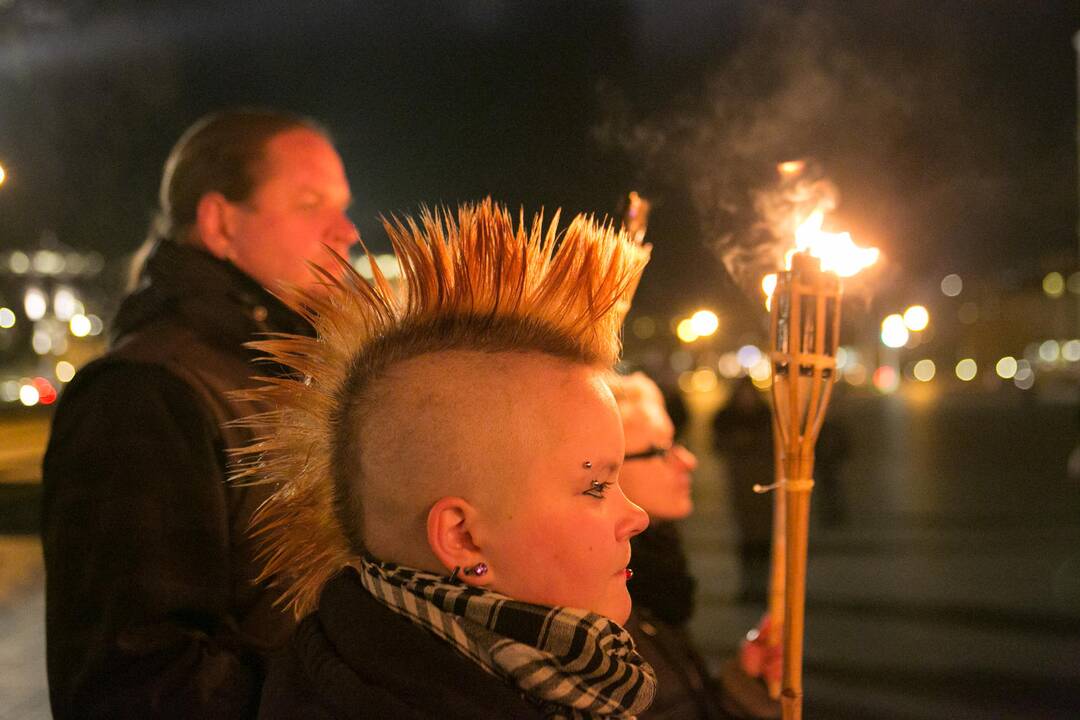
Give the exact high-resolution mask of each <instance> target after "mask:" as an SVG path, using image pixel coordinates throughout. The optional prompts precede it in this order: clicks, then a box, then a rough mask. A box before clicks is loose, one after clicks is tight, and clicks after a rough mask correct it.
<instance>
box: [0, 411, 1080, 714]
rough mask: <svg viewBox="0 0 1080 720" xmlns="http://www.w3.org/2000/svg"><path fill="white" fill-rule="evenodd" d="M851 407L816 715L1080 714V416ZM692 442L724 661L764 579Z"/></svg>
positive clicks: (36, 671) (703, 624) (814, 605)
mask: <svg viewBox="0 0 1080 720" xmlns="http://www.w3.org/2000/svg"><path fill="white" fill-rule="evenodd" d="M834 412H835V415H833V416H831V417H835V418H836V420H837V421H838V423H840V424H841V425H842V426H843V427H846V428H847V432H848V434H849V436H850V437H849V439H850V442H849V449H848V452H847V454H846V456H845V457H844V458H843V461H842V462H841V463H839V464H838V467H839V470H838V471H837V472H836V473H835V476H834V477H831V478H830V481H829V482H830V483H831V485H830V486H829V487H828V489H826V488H825V487H824V483H825V481H824V480H822V479H820V478H819V487H818V489H815V491H814V492H815V498H816V499H818V500H820V501H821V502H819V503H818V508H817V509H819V510H820V509H821V507H823V506H827V507H828V508H829V513H828V514H827V515H826V516H825V517H822V516H820V515H815V523H814V527H813V529H812V532H811V556H810V563H809V569H808V600H807V608H808V609H807V636H806V663H805V667H806V697H807V700H806V717H808V718H818V719H822V720H824V719H829V720H844V719H845V718H860V719H865V718H873V719H875V720H931V719H935V720H936V719H939V718H948V719H949V720H953V719H959V720H963V719H966V718H972V719H975V718H979V719H983V718H995V719H1016V720H1021V719H1022V720H1065V719H1066V718H1069V719H1070V720H1071V719H1073V718H1076V717H1080V487H1078V486H1077V485H1076V484H1075V483H1074V482H1072V481H1070V480H1068V479H1067V478H1066V476H1065V473H1064V460H1065V458H1066V456H1067V455H1068V453H1069V451H1070V450H1071V448H1072V447H1073V444H1074V442H1075V439H1076V431H1075V426H1074V418H1075V411H1074V410H1073V409H1071V408H1068V407H1059V406H1055V405H1053V404H1043V403H1039V402H1037V401H1032V400H1030V399H1027V398H1025V399H1023V401H1022V402H1019V401H1017V399H1016V398H1015V397H1013V396H1003V397H981V396H979V397H972V398H960V399H955V398H954V399H942V400H939V401H937V402H936V404H933V405H928V404H926V403H925V402H919V401H918V399H915V400H914V401H913V400H912V399H910V398H908V399H901V398H892V399H876V400H862V399H858V398H848V399H843V400H842V401H841V402H839V403H837V405H836V406H834ZM18 428H19V429H18V434H17V437H18V438H19V440H18V443H17V446H16V445H13V444H10V443H9V441H8V438H10V437H15V435H13V434H9V433H8V432H7V426H6V425H4V418H0V438H2V445H0V458H4V457H7V458H9V459H10V458H14V460H12V461H11V462H10V463H9V465H8V466H4V467H0V479H2V482H0V720H8V719H9V718H11V719H12V720H14V719H15V718H18V719H19V720H38V719H42V720H43V719H45V718H48V717H49V714H48V708H47V692H46V687H45V681H44V651H43V626H42V612H43V610H42V608H43V597H42V574H41V558H40V549H39V547H38V545H37V541H36V537H35V536H34V535H33V532H34V528H35V527H36V512H37V510H36V505H37V499H38V493H39V486H38V485H37V484H36V482H35V479H36V478H35V477H33V472H34V471H33V465H34V462H33V459H32V458H31V459H30V460H29V461H28V456H29V455H30V454H31V453H32V452H35V451H34V450H33V449H32V448H33V447H34V444H35V443H37V446H38V447H40V444H41V442H42V441H43V438H44V432H43V429H42V426H41V424H40V421H37V424H36V425H35V422H34V421H31V422H29V423H27V422H22V421H20V424H18ZM690 443H691V444H692V445H694V446H695V447H696V448H697V449H698V450H699V451H701V452H700V455H701V460H702V464H701V467H700V469H699V473H698V480H697V483H696V488H695V497H696V501H697V512H696V514H695V516H694V517H693V518H692V519H691V520H690V521H688V522H687V523H686V526H685V535H686V539H687V545H688V549H689V552H690V555H691V563H692V566H693V568H694V570H695V572H696V574H697V576H698V578H699V580H700V592H699V603H698V605H699V607H698V612H697V615H696V617H695V618H694V621H693V630H694V633H695V634H696V636H697V637H698V639H699V641H700V643H701V645H702V646H703V648H704V649H705V650H706V651H707V652H708V653H709V654H710V655H711V656H712V657H714V658H719V657H722V656H723V655H724V654H726V653H729V652H731V650H732V648H733V647H734V645H735V643H736V642H737V640H738V638H739V636H740V635H741V634H742V633H743V632H745V631H746V629H748V628H749V627H751V626H752V625H754V624H755V623H756V621H757V619H758V616H759V614H760V613H761V611H762V609H763V607H764V585H763V580H762V578H763V576H764V570H765V567H764V565H761V566H753V565H752V566H750V567H744V565H743V563H742V562H741V560H740V555H739V547H740V538H741V537H742V533H741V530H740V527H739V518H738V517H737V515H736V513H735V512H734V509H733V508H734V503H733V502H732V495H733V493H734V488H733V487H732V485H731V482H730V481H729V476H730V473H729V472H728V469H727V468H726V467H725V465H724V462H723V460H722V459H721V458H718V457H715V456H713V454H712V453H711V452H709V451H708V449H709V447H710V440H709V431H708V428H707V424H706V423H704V422H703V421H701V420H698V421H697V422H696V423H695V424H694V425H692V427H691V433H690ZM28 448H29V449H28ZM36 452H40V450H37V451H36ZM5 453H7V455H5ZM28 474H29V476H28ZM27 481H29V482H27ZM829 493H832V494H829ZM763 502H766V503H767V502H768V499H767V498H765V499H763ZM5 533H6V534H5Z"/></svg>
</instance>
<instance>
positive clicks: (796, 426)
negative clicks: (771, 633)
mask: <svg viewBox="0 0 1080 720" xmlns="http://www.w3.org/2000/svg"><path fill="white" fill-rule="evenodd" d="M841 294H842V290H841V286H840V278H839V277H838V276H837V275H835V274H833V273H831V272H822V270H821V263H820V261H819V260H818V259H817V258H814V257H811V256H810V255H809V254H808V253H805V252H799V253H796V254H795V255H794V256H793V257H792V262H791V269H790V270H788V271H785V272H781V273H780V274H779V278H778V281H777V286H776V292H775V294H774V295H773V298H772V308H771V323H770V324H771V332H770V336H771V340H772V353H771V359H772V368H773V385H772V398H773V431H774V437H775V441H776V444H777V447H778V449H779V453H778V454H779V455H780V457H781V460H782V468H783V469H782V473H783V474H782V475H781V478H780V488H779V490H778V492H779V493H782V494H783V496H784V499H783V503H782V506H781V508H780V509H779V510H777V511H776V512H777V513H779V514H782V515H783V528H784V547H783V553H782V554H783V556H784V562H783V568H784V582H783V585H784V598H783V617H784V621H783V645H784V662H783V668H784V671H783V691H782V692H781V695H780V703H781V708H782V711H783V718H784V720H801V718H802V699H803V688H802V658H803V633H804V624H803V620H804V609H805V602H806V551H807V537H808V532H809V520H810V491H811V489H812V488H813V487H814V481H813V471H814V444H815V443H816V441H817V437H818V433H819V432H820V431H821V425H822V423H823V422H824V420H825V411H826V409H827V408H828V405H829V397H830V395H831V393H832V386H833V383H834V382H835V380H836V350H837V347H838V344H839V339H840V301H841ZM774 559H775V548H774ZM770 600H771V598H770ZM773 622H774V623H775V618H774V620H773Z"/></svg>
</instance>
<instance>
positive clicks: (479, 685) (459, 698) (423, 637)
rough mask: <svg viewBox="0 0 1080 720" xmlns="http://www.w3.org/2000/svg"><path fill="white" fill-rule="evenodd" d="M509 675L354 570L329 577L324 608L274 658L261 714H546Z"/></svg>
mask: <svg viewBox="0 0 1080 720" xmlns="http://www.w3.org/2000/svg"><path fill="white" fill-rule="evenodd" d="M542 717H544V715H543V713H542V712H541V711H540V710H539V709H538V708H537V707H535V706H533V705H532V704H530V703H529V702H528V701H526V700H525V699H524V698H523V697H522V695H521V694H520V693H519V692H518V691H517V690H515V689H514V688H512V687H510V686H509V685H508V684H506V683H504V682H503V681H501V680H499V679H498V678H496V677H494V676H493V675H489V674H488V673H486V672H485V671H484V670H482V669H481V668H480V666H479V665H477V664H476V663H474V662H473V661H472V660H469V659H468V658H466V657H465V656H463V655H461V654H459V653H458V652H457V651H456V650H454V649H453V648H452V647H451V646H450V644H449V643H447V642H446V641H444V640H442V639H440V638H438V637H436V636H435V635H433V634H431V633H430V632H428V631H427V630H424V629H422V628H420V627H418V626H416V625H414V624H413V623H412V622H410V621H409V620H407V619H406V618H404V617H402V616H401V615H398V614H397V613H395V612H394V611H392V610H390V609H388V608H387V607H385V606H384V605H382V604H380V603H379V602H378V601H377V600H375V599H374V598H373V597H372V596H371V595H370V594H369V593H368V592H367V590H365V589H364V587H363V585H361V583H360V578H359V576H358V575H357V573H356V571H355V570H353V569H351V568H346V569H345V570H343V571H342V572H341V573H339V574H338V575H337V576H336V577H334V578H333V579H332V580H331V581H330V582H328V583H327V584H326V587H325V588H324V589H323V592H322V595H321V596H320V598H319V609H318V610H317V611H315V612H314V613H312V614H311V615H308V616H307V617H306V618H304V620H303V621H302V622H301V623H300V626H299V627H298V628H297V630H296V633H295V635H294V636H293V639H292V641H291V642H290V643H289V646H288V648H287V650H286V651H285V652H283V653H281V654H279V655H278V656H277V657H276V658H275V659H274V660H273V661H271V663H270V671H269V674H268V676H267V678H266V685H265V687H264V688H263V697H262V706H261V707H260V710H259V720H292V719H293V718H303V719H304V720H331V718H333V719H334V720H360V719H361V718H364V719H367V718H394V720H418V719H419V718H437V719H438V720H474V719H475V718H500V720H539V719H540V718H542Z"/></svg>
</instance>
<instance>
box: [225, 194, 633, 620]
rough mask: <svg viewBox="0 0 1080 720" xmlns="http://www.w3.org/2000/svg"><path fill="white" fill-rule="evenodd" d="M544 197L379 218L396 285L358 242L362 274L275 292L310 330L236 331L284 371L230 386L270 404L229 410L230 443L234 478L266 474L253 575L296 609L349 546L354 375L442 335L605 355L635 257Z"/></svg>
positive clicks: (352, 532) (355, 463)
mask: <svg viewBox="0 0 1080 720" xmlns="http://www.w3.org/2000/svg"><path fill="white" fill-rule="evenodd" d="M557 223H558V213H556V214H555V217H554V219H553V220H552V221H551V223H550V224H549V225H548V226H547V228H546V230H545V228H544V224H543V222H542V219H541V218H540V217H537V218H535V219H534V221H533V223H532V225H531V226H530V227H528V228H527V227H526V226H525V222H524V219H523V218H522V219H519V222H518V225H517V226H516V227H515V225H514V223H513V221H512V219H511V217H510V214H509V213H508V212H507V210H506V209H505V208H503V207H501V206H499V205H496V204H494V203H492V201H491V199H490V198H489V199H487V200H485V201H483V202H482V203H480V204H479V205H477V206H472V205H464V206H462V207H460V208H459V209H458V212H457V217H456V219H455V218H454V217H453V216H452V215H451V214H450V212H449V211H446V210H443V211H442V212H439V211H436V212H430V211H427V210H424V211H422V212H421V214H420V218H419V222H417V221H415V220H413V219H412V218H407V219H406V220H405V221H404V222H402V221H401V220H398V219H396V218H395V219H394V220H393V221H392V222H391V221H386V220H384V221H383V225H384V227H385V228H386V232H387V234H388V235H389V236H390V240H391V242H392V243H393V247H394V251H395V253H396V255H397V259H398V263H399V265H400V268H401V278H402V291H403V293H402V296H400V297H399V295H398V294H396V293H395V292H394V290H393V289H392V287H391V285H390V283H389V282H388V281H387V279H386V278H385V276H384V275H383V273H382V272H380V270H379V267H378V265H376V263H375V261H374V258H372V257H371V255H370V253H369V255H368V260H369V262H370V265H371V272H372V274H373V276H374V279H373V281H372V282H371V283H369V282H368V281H366V280H364V279H363V278H362V277H361V276H360V275H359V274H358V273H356V271H355V270H353V269H352V267H351V266H348V265H347V263H345V261H344V260H342V261H341V262H342V264H343V265H345V268H344V269H345V272H344V276H343V277H342V278H341V279H338V278H336V277H335V276H333V275H332V274H330V273H327V272H325V271H322V270H321V269H320V268H314V269H315V270H316V271H318V272H320V274H321V275H322V276H323V277H324V279H325V284H326V285H327V288H326V290H327V292H325V293H320V294H310V293H306V292H305V291H302V290H291V291H289V293H287V295H288V296H287V297H286V298H285V301H286V302H287V303H288V304H289V305H290V306H291V307H292V308H293V309H295V310H296V311H298V312H299V313H301V314H302V315H303V316H305V317H306V318H307V319H308V320H310V321H311V323H312V325H313V326H314V327H315V330H316V337H314V338H309V337H300V336H291V335H288V336H286V335H283V336H274V337H270V338H269V339H266V340H261V341H258V342H255V343H252V345H253V347H255V348H256V349H258V350H260V351H262V352H263V353H264V354H265V357H266V359H268V360H271V361H273V362H276V363H280V364H281V365H284V366H286V367H288V368H291V369H292V370H294V371H295V374H294V375H293V376H292V377H286V378H266V379H265V380H266V382H267V383H269V384H268V385H266V386H264V387H261V388H259V389H256V390H251V391H244V392H241V393H239V394H238V395H239V396H240V397H242V398H248V399H259V400H263V401H268V404H269V405H270V406H272V407H275V408H277V409H276V410H274V411H271V412H267V413H262V414H259V415H254V416H251V417H248V418H245V419H244V420H242V421H241V423H242V424H244V425H246V426H247V427H252V428H255V429H256V430H257V431H258V432H257V434H258V436H259V439H257V440H256V441H255V442H254V443H253V444H251V445H250V446H248V447H246V448H243V449H240V450H238V451H237V452H236V455H237V460H238V463H237V470H236V472H235V473H234V475H233V477H234V480H241V481H249V482H268V483H272V484H273V485H275V487H276V489H275V492H274V493H273V495H272V496H271V497H270V498H268V499H267V501H266V502H265V503H264V504H263V505H262V507H260V508H259V510H258V512H257V513H256V514H255V516H254V518H253V520H252V533H253V536H255V537H256V538H257V539H258V540H260V541H261V544H262V549H261V558H260V559H261V560H262V562H263V563H264V566H263V571H262V575H261V576H260V580H269V581H271V582H272V583H274V584H275V585H276V586H277V587H278V589H279V590H280V591H281V597H280V599H279V602H280V603H282V604H284V605H286V606H287V607H290V608H291V609H292V610H293V612H294V613H295V614H296V616H297V617H302V616H303V615H306V614H307V613H309V612H310V611H312V610H313V609H314V608H315V607H316V605H317V602H318V595H319V592H320V590H321V588H322V586H323V584H324V583H325V582H326V581H327V580H328V579H329V578H330V577H331V576H332V575H333V574H334V573H336V572H337V571H338V570H340V569H341V568H342V567H344V566H346V565H348V564H349V563H350V562H351V561H353V560H355V558H356V557H357V555H358V554H359V553H360V552H362V551H363V536H362V530H363V529H362V528H361V527H360V523H361V521H360V518H361V512H360V510H361V507H360V504H359V502H360V501H359V500H358V498H357V493H356V492H354V491H352V489H351V488H352V486H353V485H355V484H356V483H363V478H362V477H360V463H359V457H360V455H361V454H362V452H363V449H362V448H361V447H359V442H358V432H359V427H360V424H361V422H362V421H363V419H364V418H365V417H367V416H368V414H369V413H370V412H372V408H371V407H369V404H368V403H367V402H365V397H366V395H367V389H368V388H369V387H370V385H371V383H372V382H373V381H375V380H377V379H378V378H379V377H380V376H381V375H382V374H383V373H384V372H385V371H386V370H387V369H388V368H390V367H391V366H393V365H395V364H396V363H398V362H401V361H403V360H406V359H409V358H412V357H417V356H420V355H424V354H427V353H431V352H439V351H445V350H477V351H484V352H539V353H546V354H549V355H552V356H555V357H559V358H564V359H569V360H572V361H575V362H581V363H586V364H595V365H603V366H609V367H610V366H611V365H612V364H614V362H615V361H616V360H617V358H618V355H619V351H620V338H619V330H620V324H621V319H622V318H621V316H620V313H619V312H618V309H617V308H618V305H619V301H620V300H621V299H623V297H624V295H625V294H626V293H627V291H628V289H629V288H632V287H633V286H635V285H636V281H637V279H638V277H639V275H640V273H641V271H642V269H643V268H644V266H645V263H646V262H648V251H647V249H643V248H641V247H640V246H638V245H635V244H633V243H632V242H631V241H630V240H629V239H628V238H627V236H626V234H625V233H624V232H621V231H616V230H615V229H614V228H613V227H612V226H611V225H610V224H599V223H597V222H595V221H594V220H593V219H592V218H590V217H585V216H580V215H579V216H578V217H576V218H574V220H573V222H572V223H571V224H570V226H569V228H568V229H567V230H566V231H565V232H564V233H562V234H561V235H560V234H559V233H558V232H557Z"/></svg>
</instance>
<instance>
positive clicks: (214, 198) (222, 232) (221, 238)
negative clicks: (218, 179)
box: [195, 192, 237, 260]
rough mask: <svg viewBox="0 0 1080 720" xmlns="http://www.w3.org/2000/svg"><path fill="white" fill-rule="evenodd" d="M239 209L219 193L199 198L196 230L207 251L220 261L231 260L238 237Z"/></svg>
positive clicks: (211, 193) (196, 211)
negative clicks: (234, 243)
mask: <svg viewBox="0 0 1080 720" xmlns="http://www.w3.org/2000/svg"><path fill="white" fill-rule="evenodd" d="M236 214H237V209H236V207H234V206H233V204H232V203H231V202H229V201H228V199H227V198H226V197H225V196H224V195H222V194H221V193H219V192H209V193H206V194H205V195H203V196H202V197H201V198H199V204H198V205H197V206H196V208H195V229H196V231H197V232H198V233H199V240H200V241H201V242H202V246H203V247H204V248H206V251H207V252H209V253H210V254H211V255H213V256H214V257H216V258H217V259H218V260H231V259H232V258H233V256H234V249H233V241H234V238H235V237H236V223H237V218H236Z"/></svg>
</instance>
